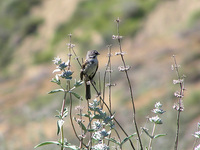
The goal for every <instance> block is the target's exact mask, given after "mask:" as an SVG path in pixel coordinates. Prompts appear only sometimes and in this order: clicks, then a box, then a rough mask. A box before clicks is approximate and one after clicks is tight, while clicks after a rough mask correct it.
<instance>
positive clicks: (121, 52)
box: [116, 19, 143, 150]
mask: <svg viewBox="0 0 200 150" xmlns="http://www.w3.org/2000/svg"><path fill="white" fill-rule="evenodd" d="M116 21H117V35H118V44H119V50H120V56H121V60H122V62H123V67H124V72H125V75H126V78H127V81H128V86H129V91H130V97H131V102H132V107H133V123H134V125H135V130H136V133H137V136H138V140H139V143H140V148H141V150H143V146H142V141H141V138H140V133H139V130H138V127H137V122H136V117H135V116H136V111H135V104H134V98H133V91H132V86H131V82H130V79H129V76H128V70H127V69H126V68H127V66H126V63H125V60H124V56H123V51H122V46H121V40H120V34H119V19H117V20H116Z"/></svg>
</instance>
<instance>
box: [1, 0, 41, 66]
mask: <svg viewBox="0 0 200 150" xmlns="http://www.w3.org/2000/svg"><path fill="white" fill-rule="evenodd" d="M40 2H41V1H40V0H28V1H27V0H6V1H1V2H0V31H1V32H0V39H1V40H0V47H1V49H0V67H4V68H5V67H6V66H8V64H9V63H10V62H11V60H12V57H13V52H14V50H15V49H16V48H17V47H18V46H19V45H20V43H21V42H22V40H23V38H25V37H26V36H28V35H30V34H33V33H35V32H36V31H37V28H38V26H39V25H41V23H42V22H43V20H42V19H40V18H33V17H31V16H29V12H30V10H31V8H32V7H33V6H35V5H38V4H40Z"/></svg>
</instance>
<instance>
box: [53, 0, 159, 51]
mask: <svg viewBox="0 0 200 150" xmlns="http://www.w3.org/2000/svg"><path fill="white" fill-rule="evenodd" d="M158 1H159V0H149V1H140V0H124V1H121V0H109V1H99V0H86V1H81V2H80V4H79V5H78V7H77V10H76V12H75V13H74V15H73V16H72V17H71V20H70V21H68V22H67V23H64V24H62V25H60V26H59V27H58V29H57V32H56V35H55V37H54V40H53V44H56V43H58V42H59V41H60V40H62V39H63V38H64V36H65V34H63V33H70V32H73V31H74V30H75V29H78V32H80V33H81V35H80V36H77V37H76V38H75V39H74V40H75V41H79V43H80V44H79V45H80V46H81V47H83V48H84V49H89V48H91V47H92V46H94V45H93V44H92V43H91V40H93V39H92V37H93V36H92V34H93V33H94V31H97V32H98V33H99V34H100V35H101V36H102V37H103V38H102V39H103V40H104V41H103V43H102V44H105V43H106V42H109V41H110V40H108V39H111V37H110V35H112V33H114V28H113V26H114V18H117V17H120V18H123V19H125V20H126V21H125V23H123V24H121V26H120V31H121V32H123V34H124V35H134V34H135V33H136V31H137V30H138V29H139V28H140V27H141V26H142V22H143V19H144V17H145V16H146V15H147V13H148V12H149V11H150V10H152V9H153V8H154V6H155V5H156V4H157V2H158ZM97 6H98V7H97ZM112 20H113V21H112Z"/></svg>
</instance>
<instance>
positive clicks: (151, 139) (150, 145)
mask: <svg viewBox="0 0 200 150" xmlns="http://www.w3.org/2000/svg"><path fill="white" fill-rule="evenodd" d="M155 129H156V123H154V125H153V130H152V133H151V136H152V137H154V132H155ZM152 141H153V138H150V141H149V150H152Z"/></svg>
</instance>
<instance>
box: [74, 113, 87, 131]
mask: <svg viewBox="0 0 200 150" xmlns="http://www.w3.org/2000/svg"><path fill="white" fill-rule="evenodd" d="M74 120H75V121H76V122H77V123H78V124H79V126H80V127H81V128H82V129H83V131H84V132H85V133H86V132H87V128H86V127H85V125H84V124H83V123H82V122H81V121H79V120H77V119H76V117H74Z"/></svg>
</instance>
